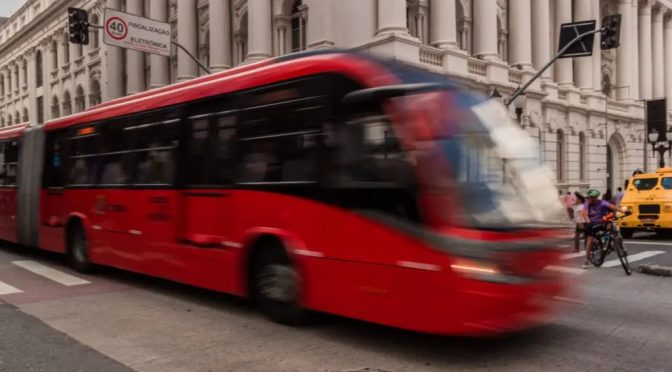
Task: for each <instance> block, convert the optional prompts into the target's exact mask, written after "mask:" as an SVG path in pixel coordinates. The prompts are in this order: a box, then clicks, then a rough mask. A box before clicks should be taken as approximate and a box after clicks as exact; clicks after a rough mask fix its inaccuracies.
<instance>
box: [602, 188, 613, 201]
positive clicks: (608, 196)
mask: <svg viewBox="0 0 672 372" xmlns="http://www.w3.org/2000/svg"><path fill="white" fill-rule="evenodd" d="M613 199H614V197H613V195H611V189H607V191H605V192H604V194H602V200H604V201H606V202H607V203H609V204H614V200H613Z"/></svg>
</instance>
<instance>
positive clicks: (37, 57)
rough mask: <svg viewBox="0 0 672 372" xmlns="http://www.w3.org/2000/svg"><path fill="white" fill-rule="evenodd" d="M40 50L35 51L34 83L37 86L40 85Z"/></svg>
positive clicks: (41, 78)
mask: <svg viewBox="0 0 672 372" xmlns="http://www.w3.org/2000/svg"><path fill="white" fill-rule="evenodd" d="M42 80H43V77H42V51H39V50H38V51H37V54H35V84H36V85H37V87H38V88H39V87H41V86H42Z"/></svg>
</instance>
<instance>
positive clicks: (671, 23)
mask: <svg viewBox="0 0 672 372" xmlns="http://www.w3.org/2000/svg"><path fill="white" fill-rule="evenodd" d="M664 22H665V25H664V27H665V31H664V39H665V62H664V64H665V96H666V97H667V110H668V111H672V13H670V12H667V14H666V15H665V19H664Z"/></svg>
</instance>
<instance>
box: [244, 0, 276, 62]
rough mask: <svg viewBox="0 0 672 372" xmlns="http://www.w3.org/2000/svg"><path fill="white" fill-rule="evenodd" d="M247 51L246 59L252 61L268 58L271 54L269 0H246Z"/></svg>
mask: <svg viewBox="0 0 672 372" xmlns="http://www.w3.org/2000/svg"><path fill="white" fill-rule="evenodd" d="M247 9H248V12H247V15H248V21H249V30H250V32H248V38H249V52H248V53H247V61H249V62H254V61H260V60H262V59H266V58H270V57H271V55H272V54H273V42H272V40H273V39H272V34H273V33H272V31H271V28H272V27H271V24H272V22H271V1H270V0H248V3H247Z"/></svg>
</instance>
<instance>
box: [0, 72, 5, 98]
mask: <svg viewBox="0 0 672 372" xmlns="http://www.w3.org/2000/svg"><path fill="white" fill-rule="evenodd" d="M4 95H5V74H0V97H2V96H4ZM0 99H1V98H0Z"/></svg>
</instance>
